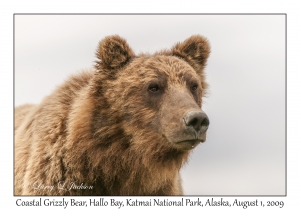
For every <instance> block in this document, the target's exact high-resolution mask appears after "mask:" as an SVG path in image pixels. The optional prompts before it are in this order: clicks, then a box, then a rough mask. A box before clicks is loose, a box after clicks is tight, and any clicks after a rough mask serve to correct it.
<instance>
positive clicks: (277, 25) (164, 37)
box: [14, 15, 286, 196]
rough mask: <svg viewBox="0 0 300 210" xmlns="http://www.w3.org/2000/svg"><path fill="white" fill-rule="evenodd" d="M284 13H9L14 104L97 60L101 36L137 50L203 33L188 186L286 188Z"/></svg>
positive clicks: (229, 190) (235, 191) (248, 191)
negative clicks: (196, 138)
mask: <svg viewBox="0 0 300 210" xmlns="http://www.w3.org/2000/svg"><path fill="white" fill-rule="evenodd" d="M285 27H286V26H285V15H15V16H14V31H15V36H14V47H15V54H14V58H15V74H14V76H15V81H14V87H15V106H18V105H21V104H24V103H39V102H41V100H42V99H43V97H45V96H46V95H48V94H50V93H51V91H53V90H54V88H55V87H56V86H57V85H59V84H61V83H62V82H63V81H64V80H65V79H66V78H67V77H68V76H69V75H71V74H75V73H76V72H79V71H81V70H82V69H89V68H91V67H92V66H93V64H94V61H95V60H96V58H95V50H96V46H97V44H98V42H99V41H100V40H101V39H103V38H104V37H105V36H108V35H113V34H118V35H120V36H122V37H124V38H125V39H126V40H127V41H128V43H129V45H130V46H131V47H132V49H133V50H134V51H135V52H136V53H139V52H149V53H152V52H155V51H157V50H161V49H162V48H170V47H172V46H173V45H174V44H175V43H176V42H179V41H184V40H185V39H186V38H188V37H190V36H191V35H194V34H201V35H203V36H205V37H207V38H208V40H209V41H210V44H211V56H210V57H209V59H208V63H207V67H206V73H207V80H208V83H209V84H210V89H209V92H210V93H209V95H208V97H207V98H205V99H204V107H203V110H204V111H205V112H206V113H207V114H208V116H209V119H210V127H209V129H208V134H207V141H206V142H205V143H204V144H201V145H200V146H198V147H197V148H196V149H195V150H194V151H193V153H192V155H191V156H190V160H189V162H188V163H187V164H186V165H185V166H184V167H183V169H182V170H181V174H182V181H183V188H184V193H185V195H210V196H213V195H248V196H249V195H285V193H286V192H285V189H286V188H285V187H286V177H285V176H286V165H285V155H286V154H285V151H286V147H285V132H286V129H285V38H286V37H285Z"/></svg>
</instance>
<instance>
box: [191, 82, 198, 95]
mask: <svg viewBox="0 0 300 210" xmlns="http://www.w3.org/2000/svg"><path fill="white" fill-rule="evenodd" d="M197 89H198V85H197V84H194V85H192V87H191V91H192V93H195V92H196V91H197Z"/></svg>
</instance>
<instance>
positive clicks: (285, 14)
mask: <svg viewBox="0 0 300 210" xmlns="http://www.w3.org/2000/svg"><path fill="white" fill-rule="evenodd" d="M16 15H268V16H270V15H284V16H285V75H284V76H285V195H183V196H154V197H165V198H168V197H287V13H14V14H13V117H14V118H13V135H14V137H13V139H14V141H13V151H14V152H13V161H14V163H15V154H14V153H15V129H14V125H15V16H16ZM12 176H13V184H15V175H14V167H13V174H12ZM14 191H15V190H14V186H13V197H111V196H103V195H95V196H63V195H56V196H36V195H14ZM113 197H150V196H118V195H116V196H113Z"/></svg>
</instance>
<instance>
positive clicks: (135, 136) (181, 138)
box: [95, 35, 210, 152]
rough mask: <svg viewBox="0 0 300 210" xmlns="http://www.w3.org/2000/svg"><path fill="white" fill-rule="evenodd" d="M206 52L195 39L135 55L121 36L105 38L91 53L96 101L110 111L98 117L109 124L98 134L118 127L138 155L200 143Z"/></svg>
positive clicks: (205, 45)
mask: <svg viewBox="0 0 300 210" xmlns="http://www.w3.org/2000/svg"><path fill="white" fill-rule="evenodd" d="M209 53H210V46H209V43H208V41H207V39H206V38H204V37H202V36H199V35H194V36H191V37H190V38H188V39H186V40H185V41H184V42H180V43H177V44H175V45H174V46H173V47H172V48H171V49H169V50H162V51H159V52H156V53H154V54H144V53H142V54H138V55H135V54H134V52H133V50H132V49H131V48H130V47H129V45H128V44H127V42H126V41H125V40H124V39H123V38H121V37H119V36H117V35H115V36H109V37H106V38H104V39H103V40H102V41H100V43H99V46H98V49H97V52H96V56H97V58H98V59H99V60H98V61H96V65H95V68H96V77H95V81H96V82H95V83H96V84H97V85H96V92H97V94H98V95H101V100H99V102H97V103H99V104H101V106H100V108H101V109H102V110H103V109H105V107H107V108H106V110H109V114H108V111H107V112H105V111H103V112H102V116H103V115H105V116H106V117H105V119H107V122H106V123H108V124H110V125H111V126H110V127H109V128H106V130H105V131H104V129H103V127H102V126H99V128H98V131H97V132H98V133H101V132H102V133H103V132H106V133H107V136H109V134H108V133H109V131H107V129H118V130H119V131H120V133H124V135H126V136H130V138H129V139H130V142H129V144H130V145H131V147H135V148H136V150H139V151H141V152H147V150H149V151H150V150H151V151H152V152H153V151H155V150H156V151H162V150H164V151H165V152H167V151H173V152H174V151H178V152H187V151H190V150H191V149H193V148H194V147H196V146H197V145H198V144H199V143H201V142H204V141H205V140H206V131H207V129H208V126H209V119H208V117H207V115H206V114H205V113H204V112H203V111H202V109H201V107H202V97H203V96H204V95H205V93H206V92H207V87H208V84H207V83H206V81H205V74H204V67H205V65H206V61H207V58H208V56H209ZM105 113H106V114H105ZM102 120H103V117H102ZM101 123H102V124H103V123H104V122H99V123H98V124H101ZM96 130H97V128H96Z"/></svg>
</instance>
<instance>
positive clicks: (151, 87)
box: [148, 84, 159, 93]
mask: <svg viewBox="0 0 300 210" xmlns="http://www.w3.org/2000/svg"><path fill="white" fill-rule="evenodd" d="M148 90H149V91H150V92H153V93H156V92H158V91H159V86H158V85H157V84H151V85H149V88H148Z"/></svg>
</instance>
